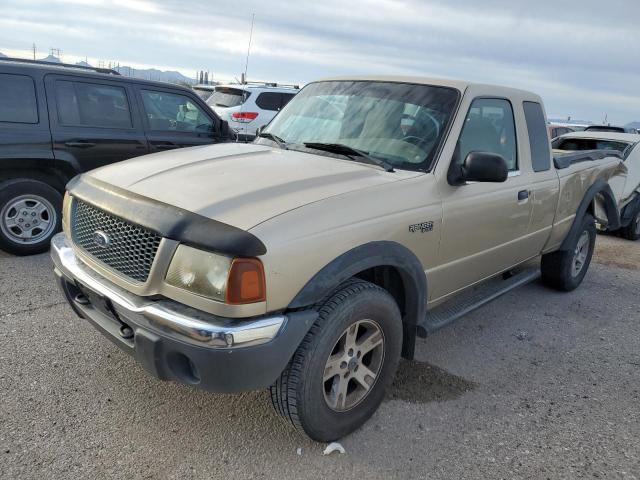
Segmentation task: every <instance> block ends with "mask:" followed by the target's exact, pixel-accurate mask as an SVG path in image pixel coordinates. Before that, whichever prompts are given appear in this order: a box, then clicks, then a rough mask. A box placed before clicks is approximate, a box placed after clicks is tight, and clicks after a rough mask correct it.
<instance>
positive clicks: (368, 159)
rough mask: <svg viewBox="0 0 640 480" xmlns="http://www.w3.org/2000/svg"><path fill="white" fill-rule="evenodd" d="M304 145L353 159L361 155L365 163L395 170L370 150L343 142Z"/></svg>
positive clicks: (387, 169) (306, 143)
mask: <svg viewBox="0 0 640 480" xmlns="http://www.w3.org/2000/svg"><path fill="white" fill-rule="evenodd" d="M304 146H305V147H307V148H313V149H315V150H324V151H325V152H332V153H338V154H341V155H344V156H346V157H349V158H351V159H352V160H353V157H354V156H356V157H360V158H362V159H364V160H365V163H369V164H372V165H377V166H379V167H382V168H384V169H385V170H386V171H387V172H394V171H395V170H394V169H393V165H391V164H390V163H388V162H385V161H384V160H382V159H381V158H376V157H372V156H371V155H369V153H368V152H365V151H363V150H358V149H357V148H353V147H350V146H349V145H345V144H343V143H320V142H305V143H304Z"/></svg>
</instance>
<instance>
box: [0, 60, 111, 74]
mask: <svg viewBox="0 0 640 480" xmlns="http://www.w3.org/2000/svg"><path fill="white" fill-rule="evenodd" d="M0 62H19V63H29V64H32V65H46V66H49V67H63V68H76V69H80V70H90V71H92V72H96V73H106V74H109V75H120V73H119V72H117V71H115V70H112V69H111V68H100V67H91V66H89V67H87V66H85V65H74V64H72V63H53V62H45V61H44V60H29V59H27V58H13V57H0Z"/></svg>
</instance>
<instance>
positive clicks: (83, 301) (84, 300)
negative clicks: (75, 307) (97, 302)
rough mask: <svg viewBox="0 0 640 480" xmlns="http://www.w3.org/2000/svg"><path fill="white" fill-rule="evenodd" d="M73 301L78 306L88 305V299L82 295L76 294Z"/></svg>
mask: <svg viewBox="0 0 640 480" xmlns="http://www.w3.org/2000/svg"><path fill="white" fill-rule="evenodd" d="M74 301H76V302H77V303H79V304H80V305H89V299H88V298H87V297H86V296H85V295H84V293H78V294H77V295H76V296H75V298H74Z"/></svg>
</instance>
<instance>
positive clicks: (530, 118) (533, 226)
mask: <svg viewBox="0 0 640 480" xmlns="http://www.w3.org/2000/svg"><path fill="white" fill-rule="evenodd" d="M522 107H523V111H524V117H525V120H526V124H527V133H528V135H527V137H528V138H529V151H528V152H526V153H528V154H529V155H530V158H531V161H530V162H529V164H530V165H531V173H530V177H531V192H532V194H531V196H532V198H531V206H532V211H531V222H530V224H529V235H528V238H529V242H528V246H529V247H530V248H531V249H533V250H535V251H536V252H541V251H542V249H543V248H544V246H545V244H546V243H547V241H548V240H549V237H550V235H551V229H552V228H553V227H552V226H553V223H554V218H555V215H556V208H557V206H558V196H559V194H560V179H559V178H558V174H557V172H556V170H555V168H553V167H552V165H551V144H550V142H549V137H548V133H547V128H546V115H545V114H544V110H543V108H542V105H541V104H540V103H538V102H532V101H525V102H522Z"/></svg>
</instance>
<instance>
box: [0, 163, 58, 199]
mask: <svg viewBox="0 0 640 480" xmlns="http://www.w3.org/2000/svg"><path fill="white" fill-rule="evenodd" d="M0 176H1V177H2V178H3V180H15V179H17V178H25V179H29V180H38V181H40V182H43V183H46V184H47V185H49V186H51V187H53V188H55V189H56V190H58V192H60V193H61V194H63V193H64V187H65V185H66V184H67V182H68V181H69V178H67V175H65V174H64V173H62V172H59V171H57V170H56V169H53V168H39V169H23V168H9V169H0Z"/></svg>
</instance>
